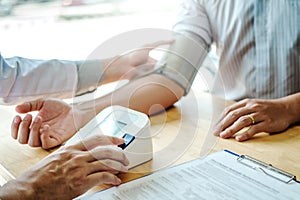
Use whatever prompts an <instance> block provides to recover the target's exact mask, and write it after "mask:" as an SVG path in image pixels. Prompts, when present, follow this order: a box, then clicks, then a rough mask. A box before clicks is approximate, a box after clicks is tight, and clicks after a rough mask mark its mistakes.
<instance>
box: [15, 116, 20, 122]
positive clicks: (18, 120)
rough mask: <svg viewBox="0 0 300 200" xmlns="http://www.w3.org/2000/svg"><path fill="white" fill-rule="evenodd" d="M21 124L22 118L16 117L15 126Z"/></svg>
mask: <svg viewBox="0 0 300 200" xmlns="http://www.w3.org/2000/svg"><path fill="white" fill-rule="evenodd" d="M19 122H20V118H19V117H17V116H16V117H15V118H14V123H15V124H18V123H19Z"/></svg>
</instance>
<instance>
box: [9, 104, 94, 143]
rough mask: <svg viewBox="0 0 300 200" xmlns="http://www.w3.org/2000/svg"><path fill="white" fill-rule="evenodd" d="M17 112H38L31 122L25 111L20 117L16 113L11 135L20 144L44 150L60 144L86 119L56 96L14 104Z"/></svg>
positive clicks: (29, 115)
mask: <svg viewBox="0 0 300 200" xmlns="http://www.w3.org/2000/svg"><path fill="white" fill-rule="evenodd" d="M16 111H17V112H18V113H28V112H32V111H39V112H38V114H37V116H36V117H35V119H34V120H33V121H32V115H31V114H27V115H26V116H25V117H24V119H23V120H22V119H21V117H20V116H16V117H15V119H14V120H13V123H12V126H11V134H12V137H13V138H14V139H18V140H19V142H20V143H21V144H27V143H28V144H29V145H30V146H33V147H39V146H42V147H43V148H44V149H48V148H52V147H55V146H57V145H60V144H62V143H63V142H65V141H66V140H68V139H69V138H70V137H72V136H73V135H74V134H75V133H76V132H77V131H78V129H79V128H81V127H82V126H83V125H84V124H85V123H86V122H87V120H88V119H89V118H87V117H84V113H82V112H81V111H80V110H78V109H76V108H75V107H71V106H70V105H69V104H67V103H65V102H63V101H61V100H55V99H47V100H41V99H40V100H36V101H31V102H26V103H24V104H21V105H18V106H17V107H16Z"/></svg>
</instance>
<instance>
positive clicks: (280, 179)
mask: <svg viewBox="0 0 300 200" xmlns="http://www.w3.org/2000/svg"><path fill="white" fill-rule="evenodd" d="M78 199H82V200H87V199H88V200H94V199H95V200H116V199H122V200H129V199H130V200H131V199H144V200H148V199H149V200H150V199H151V200H153V199H154V200H156V199H157V200H158V199H176V200H187V199H191V200H195V199H243V200H252V199H256V200H266V199H267V200H268V199H272V200H273V199H276V200H281V199H290V200H298V199H300V184H299V182H297V181H296V177H295V176H294V175H292V174H290V173H288V172H285V171H283V170H280V169H278V168H275V167H273V166H272V165H270V164H267V163H264V162H262V161H259V160H257V159H255V158H252V157H249V156H246V155H239V154H236V153H234V152H231V151H229V150H223V151H219V152H216V153H212V154H210V155H208V156H206V157H203V158H197V159H195V160H192V161H188V162H186V163H182V164H180V165H177V166H173V167H169V168H166V169H163V170H160V171H157V172H154V173H152V174H149V175H147V176H145V177H141V178H139V179H136V180H133V181H130V182H127V183H124V184H121V185H120V186H117V187H112V188H110V189H107V190H104V191H100V192H98V193H95V194H92V195H89V196H82V197H80V198H78Z"/></svg>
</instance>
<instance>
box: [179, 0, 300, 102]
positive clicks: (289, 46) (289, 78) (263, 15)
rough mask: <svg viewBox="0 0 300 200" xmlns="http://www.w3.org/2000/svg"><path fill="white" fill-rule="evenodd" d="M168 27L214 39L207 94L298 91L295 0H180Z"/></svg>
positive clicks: (299, 19)
mask: <svg viewBox="0 0 300 200" xmlns="http://www.w3.org/2000/svg"><path fill="white" fill-rule="evenodd" d="M174 30H175V31H176V32H191V33H194V34H196V35H197V36H198V37H200V38H202V39H203V40H204V41H205V42H206V43H207V44H208V45H212V44H213V43H214V44H216V48H217V55H218V56H219V64H218V68H217V70H216V74H215V78H214V83H213V86H212V87H211V88H210V90H211V92H212V93H213V94H216V95H218V96H221V97H223V98H225V99H229V100H240V99H243V98H264V99H272V98H280V97H284V96H287V95H289V94H294V93H297V92H299V91H300V1H299V0H186V1H184V2H183V3H182V7H181V11H180V13H179V15H178V19H177V21H176V23H175V25H174Z"/></svg>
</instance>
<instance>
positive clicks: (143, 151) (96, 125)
mask: <svg viewBox="0 0 300 200" xmlns="http://www.w3.org/2000/svg"><path fill="white" fill-rule="evenodd" d="M99 134H104V135H110V136H115V137H119V138H124V144H122V145H120V147H121V148H122V149H123V150H124V151H125V154H126V156H127V158H128V160H129V162H130V164H129V166H128V168H129V169H130V168H132V167H135V166H137V165H140V164H142V163H144V162H147V161H149V160H151V159H152V154H153V153H152V152H153V150H152V139H151V134H150V121H149V119H148V116H147V115H145V114H144V113H141V112H138V111H135V110H132V109H129V108H125V107H122V106H111V107H108V108H106V109H104V110H103V111H102V112H100V113H99V114H98V115H97V116H96V117H94V118H93V119H92V120H91V121H90V122H89V123H87V124H86V125H85V126H84V127H83V128H81V129H80V130H79V131H78V132H77V133H76V134H75V135H74V136H73V137H72V138H71V139H70V140H69V141H67V142H66V145H70V144H74V143H76V142H78V141H82V140H83V139H85V138H87V137H90V136H92V135H99Z"/></svg>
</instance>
